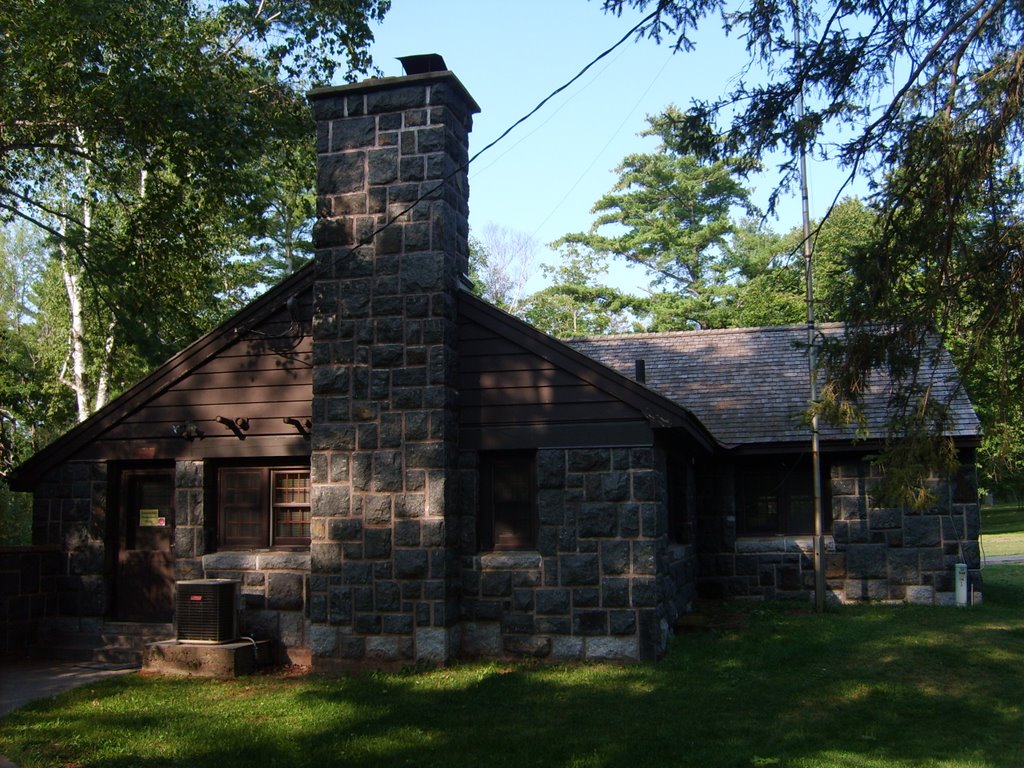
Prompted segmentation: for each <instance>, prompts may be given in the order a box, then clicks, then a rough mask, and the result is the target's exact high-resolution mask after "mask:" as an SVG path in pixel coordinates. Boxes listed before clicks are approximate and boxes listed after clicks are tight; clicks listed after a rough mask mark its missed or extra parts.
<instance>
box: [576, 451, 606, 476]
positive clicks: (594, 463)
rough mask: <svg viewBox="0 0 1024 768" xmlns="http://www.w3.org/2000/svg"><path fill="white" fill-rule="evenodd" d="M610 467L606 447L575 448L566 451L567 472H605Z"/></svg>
mask: <svg viewBox="0 0 1024 768" xmlns="http://www.w3.org/2000/svg"><path fill="white" fill-rule="evenodd" d="M610 468H611V452H610V451H609V450H608V449H607V448H576V449H573V450H570V451H568V471H569V472H606V471H608V470H609V469H610Z"/></svg>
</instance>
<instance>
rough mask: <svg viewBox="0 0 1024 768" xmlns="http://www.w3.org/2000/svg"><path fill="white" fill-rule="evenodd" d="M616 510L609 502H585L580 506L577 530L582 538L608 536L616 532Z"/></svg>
mask: <svg viewBox="0 0 1024 768" xmlns="http://www.w3.org/2000/svg"><path fill="white" fill-rule="evenodd" d="M617 517H618V515H617V511H616V507H615V505H614V504H611V503H585V504H582V505H581V506H580V511H579V519H578V521H577V531H578V534H579V536H581V537H583V538H596V537H604V538H608V537H611V536H614V535H615V534H616V528H617V525H616V523H617Z"/></svg>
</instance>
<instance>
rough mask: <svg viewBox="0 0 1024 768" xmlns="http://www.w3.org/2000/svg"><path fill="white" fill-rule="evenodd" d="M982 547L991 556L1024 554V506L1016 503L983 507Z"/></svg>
mask: <svg viewBox="0 0 1024 768" xmlns="http://www.w3.org/2000/svg"><path fill="white" fill-rule="evenodd" d="M981 547H982V551H983V552H984V553H985V555H987V556H989V557H993V556H997V555H1024V507H1018V506H1017V505H1016V504H1002V505H998V506H994V507H982V508H981Z"/></svg>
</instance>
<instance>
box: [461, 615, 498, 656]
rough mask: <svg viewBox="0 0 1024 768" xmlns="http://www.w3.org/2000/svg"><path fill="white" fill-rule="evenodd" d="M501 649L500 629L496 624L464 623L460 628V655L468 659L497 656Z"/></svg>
mask: <svg viewBox="0 0 1024 768" xmlns="http://www.w3.org/2000/svg"><path fill="white" fill-rule="evenodd" d="M502 649H503V644H502V639H501V627H500V625H499V624H497V623H496V622H486V623H478V622H465V623H463V626H462V653H463V654H464V655H466V656H469V657H477V656H499V655H501V652H502Z"/></svg>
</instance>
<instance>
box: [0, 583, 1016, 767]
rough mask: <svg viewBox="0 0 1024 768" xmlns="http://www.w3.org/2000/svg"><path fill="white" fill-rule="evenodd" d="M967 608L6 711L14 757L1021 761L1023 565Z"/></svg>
mask: <svg viewBox="0 0 1024 768" xmlns="http://www.w3.org/2000/svg"><path fill="white" fill-rule="evenodd" d="M985 578H986V585H985V589H986V592H985V605H984V606H979V607H975V608H965V609H957V608H925V607H912V606H872V607H846V608H837V609H833V610H830V611H829V612H828V613H827V614H825V615H824V616H817V615H815V614H813V613H811V612H808V611H805V610H794V609H793V608H792V607H791V606H786V605H770V606H764V605H758V606H736V605H729V606H727V609H728V610H730V611H742V612H743V615H742V616H741V617H740V618H741V619H742V621H739V622H735V621H734V622H732V624H738V625H742V626H743V628H742V629H732V630H727V631H720V632H701V633H695V634H690V635H685V636H681V637H677V638H675V639H674V640H673V643H672V645H671V648H670V652H669V655H668V657H667V658H666V659H665V660H663V661H662V662H659V663H657V664H646V665H634V666H618V665H578V666H557V667H552V666H542V665H536V664H529V663H480V664H476V663H474V664H464V665H459V666H455V667H452V668H446V669H438V670H430V671H415V672H407V673H403V674H381V673H377V674H365V675H361V676H356V677H346V678H321V677H317V676H306V677H288V676H283V675H264V676H257V677H251V678H244V679H239V680H234V681H203V680H189V679H180V678H161V677H149V676H146V677H144V676H140V675H130V676H127V677H120V678H114V679H111V680H107V681H104V682H103V683H100V684H97V685H93V686H89V687H86V688H82V689H79V690H78V691H73V692H70V693H68V694H65V695H63V696H60V697H58V698H57V699H55V700H51V701H47V702H40V703H38V704H36V705H33V706H30V707H27V708H25V709H22V710H19V711H17V712H14V713H12V714H11V715H9V716H8V717H7V718H5V719H4V720H0V754H5V755H7V756H8V757H10V758H11V759H12V760H14V761H15V762H16V763H17V764H18V765H20V766H22V768H40V767H41V766H62V767H65V768H66V767H67V766H74V767H75V768H93V767H96V768H99V767H102V768H129V766H130V767H131V768H158V767H159V766H190V767H192V768H206V767H209V768H233V767H234V766H239V767H244V768H253V766H257V767H258V768H262V767H263V766H311V767H312V766H315V767H316V768H325V767H326V766H360V767H365V768H370V767H371V766H373V767H375V768H376V767H379V766H398V765H412V766H445V768H453V767H456V766H474V767H475V766H637V767H639V766H643V767H644V768H646V767H647V766H708V767H710V768H714V767H715V766H808V767H809V766H823V767H824V766H844V767H850V768H883V766H884V767H885V768H892V767H893V766H896V767H899V766H922V767H923V766H930V767H936V768H939V767H941V768H959V767H963V768H967V767H968V766H969V767H971V768H983V767H994V766H1006V768H1010V766H1018V767H1019V766H1022V765H1024V696H1022V695H1021V691H1022V690H1024V565H1003V566H991V567H989V568H986V569H985Z"/></svg>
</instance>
